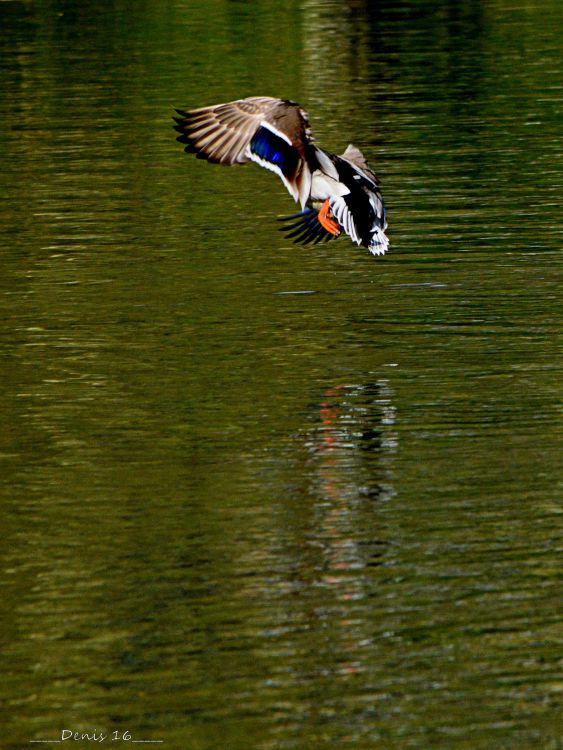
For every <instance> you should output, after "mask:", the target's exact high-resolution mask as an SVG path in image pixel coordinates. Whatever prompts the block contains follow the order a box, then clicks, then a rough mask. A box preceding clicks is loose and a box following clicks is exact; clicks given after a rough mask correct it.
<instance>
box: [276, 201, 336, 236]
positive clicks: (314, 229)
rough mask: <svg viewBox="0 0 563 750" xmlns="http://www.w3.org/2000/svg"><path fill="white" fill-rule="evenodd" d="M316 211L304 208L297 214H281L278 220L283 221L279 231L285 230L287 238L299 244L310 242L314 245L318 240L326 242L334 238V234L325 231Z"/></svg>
mask: <svg viewBox="0 0 563 750" xmlns="http://www.w3.org/2000/svg"><path fill="white" fill-rule="evenodd" d="M318 215H319V214H318V211H315V210H314V209H313V208H305V209H304V210H303V211H300V212H299V213H298V214H292V215H291V216H282V217H280V218H279V219H278V221H281V222H284V226H282V227H280V232H285V235H286V237H287V238H288V239H292V240H293V241H294V242H296V243H299V244H301V245H309V244H310V243H311V242H312V243H313V244H314V245H316V244H317V243H318V242H322V241H323V240H324V242H328V241H329V240H332V239H334V235H333V234H331V233H330V232H327V231H326V229H325V228H324V227H323V225H322V224H321V223H320V222H319V219H318Z"/></svg>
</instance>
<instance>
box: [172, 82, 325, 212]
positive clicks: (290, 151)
mask: <svg viewBox="0 0 563 750" xmlns="http://www.w3.org/2000/svg"><path fill="white" fill-rule="evenodd" d="M176 111H177V112H178V115H179V117H175V118H174V120H175V121H176V125H175V130H177V131H178V132H179V133H180V135H179V136H178V138H177V140H178V141H180V142H181V143H184V144H186V147H185V151H189V152H192V153H195V154H196V155H197V156H198V158H200V159H207V160H208V161H210V162H213V163H216V164H227V165H230V164H244V163H245V162H248V161H254V162H256V163H257V164H259V165H260V166H262V167H265V168H266V169H269V170H270V171H272V172H275V173H276V174H277V175H278V176H279V177H280V178H281V180H282V182H283V183H284V185H285V186H286V188H287V190H288V191H289V193H290V195H292V196H293V198H294V199H295V200H296V201H299V202H300V203H301V206H302V207H304V206H305V203H306V201H307V198H308V197H309V193H310V187H311V173H310V170H309V167H308V166H307V163H306V159H305V152H306V149H307V146H308V144H309V143H310V141H311V132H310V129H309V121H308V117H307V113H306V112H304V110H302V109H301V107H299V105H298V104H296V103H295V102H291V101H289V100H287V99H275V98H273V97H269V96H252V97H249V98H248V99H238V100H237V101H234V102H227V103H225V104H215V105H212V106H209V107H201V108H200V109H191V110H180V109H178V110H176Z"/></svg>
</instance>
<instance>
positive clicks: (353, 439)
mask: <svg viewBox="0 0 563 750" xmlns="http://www.w3.org/2000/svg"><path fill="white" fill-rule="evenodd" d="M319 417H320V420H321V426H320V427H318V428H317V429H316V430H315V437H314V439H313V440H311V441H309V443H308V445H309V448H310V449H312V450H313V453H314V455H315V456H316V457H317V458H318V459H320V462H321V463H320V466H319V472H321V473H322V474H324V475H325V477H328V476H330V477H331V480H330V482H328V483H326V484H325V489H328V488H329V487H331V488H332V490H331V492H330V493H329V494H333V492H334V488H335V486H336V485H337V486H338V487H339V488H340V490H339V493H343V492H344V493H345V494H346V495H347V496H350V495H362V496H366V495H369V496H379V495H380V494H382V493H383V492H384V487H385V486H386V485H385V481H384V475H385V473H386V472H385V469H384V466H385V464H386V454H388V453H389V450H390V449H392V448H393V447H394V445H395V436H394V433H392V432H391V429H392V425H393V424H394V421H395V413H394V407H393V406H392V404H391V399H390V392H389V386H388V385H387V384H386V383H385V382H384V381H378V382H377V383H374V384H370V385H338V386H335V387H333V388H329V389H328V390H327V391H326V392H325V394H324V399H323V401H322V402H321V404H320V408H319Z"/></svg>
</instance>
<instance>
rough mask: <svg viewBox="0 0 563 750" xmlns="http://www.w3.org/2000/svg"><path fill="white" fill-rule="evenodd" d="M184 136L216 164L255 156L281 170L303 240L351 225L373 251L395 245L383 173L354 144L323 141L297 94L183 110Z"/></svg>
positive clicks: (352, 233) (294, 231)
mask: <svg viewBox="0 0 563 750" xmlns="http://www.w3.org/2000/svg"><path fill="white" fill-rule="evenodd" d="M176 112H177V113H178V115H179V117H174V120H175V122H176V125H175V130H177V131H178V132H179V133H180V135H179V136H178V138H177V140H178V141H180V142H181V143H184V144H186V147H185V149H184V150H185V151H188V152H191V153H195V154H196V156H197V157H198V158H199V159H207V161H210V162H213V163H214V164H226V165H231V164H244V163H245V162H248V161H254V162H256V163H257V164H259V165H260V166H261V167H265V168H266V169H269V170H270V171H271V172H275V173H276V174H277V175H278V176H279V177H280V178H281V180H282V182H283V184H284V185H285V187H286V188H287V190H288V192H289V194H290V195H291V196H292V197H293V198H294V199H295V201H296V202H298V203H300V204H301V211H300V212H299V213H297V214H294V215H293V216H288V217H285V218H284V219H282V221H283V222H284V226H283V227H282V231H284V232H286V233H287V236H288V237H291V238H293V239H294V241H295V242H300V243H302V244H308V243H309V242H314V243H317V242H320V241H321V240H330V239H333V238H334V237H338V235H340V234H342V232H344V233H345V234H347V235H348V236H349V237H350V239H352V240H353V241H354V242H355V243H356V244H358V245H362V246H363V247H367V249H368V250H369V251H370V252H371V253H373V255H383V253H385V251H386V250H387V248H388V246H389V241H388V239H387V237H386V236H385V229H386V227H387V221H386V219H385V207H384V205H383V198H382V196H381V192H380V190H379V183H378V181H377V177H376V176H375V174H374V173H373V172H372V171H371V169H370V168H369V167H368V164H367V162H366V160H365V157H364V155H363V154H362V152H361V151H360V150H359V149H358V148H356V147H355V146H353V145H352V144H350V145H349V146H348V148H347V149H346V151H344V153H343V154H341V155H340V156H336V155H335V154H331V153H330V152H328V151H325V150H324V149H322V148H319V147H318V146H316V145H315V143H314V141H313V136H312V133H311V128H310V126H309V118H308V115H307V113H306V112H305V111H304V110H303V109H301V107H300V106H299V105H298V104H296V103H295V102H292V101H290V100H289V99H275V98H273V97H269V96H251V97H248V98H247V99H238V100H237V101H234V102H227V103H225V104H214V105H212V106H209V107H201V108H200V109H191V110H181V109H177V110H176Z"/></svg>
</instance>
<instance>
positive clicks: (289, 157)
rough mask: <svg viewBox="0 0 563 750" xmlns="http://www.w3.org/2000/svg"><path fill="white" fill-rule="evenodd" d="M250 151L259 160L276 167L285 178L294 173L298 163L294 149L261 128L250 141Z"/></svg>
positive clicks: (269, 131)
mask: <svg viewBox="0 0 563 750" xmlns="http://www.w3.org/2000/svg"><path fill="white" fill-rule="evenodd" d="M250 150H251V151H252V153H253V154H256V156H258V157H259V158H260V159H263V160H264V161H267V162H269V163H270V164H273V165H274V166H276V167H278V168H279V169H280V170H281V172H282V173H283V174H284V175H285V176H286V177H290V176H292V175H293V174H294V173H295V168H296V166H297V162H298V161H299V156H298V155H297V153H296V151H295V149H294V148H293V147H292V146H290V145H289V143H287V142H286V141H284V139H283V138H280V137H279V136H278V135H276V134H275V133H273V132H272V131H271V130H268V128H264V127H261V128H259V129H258V130H257V131H256V133H255V134H254V137H253V138H252V140H251V141H250Z"/></svg>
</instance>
